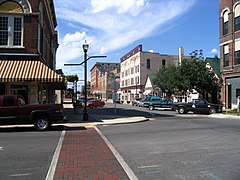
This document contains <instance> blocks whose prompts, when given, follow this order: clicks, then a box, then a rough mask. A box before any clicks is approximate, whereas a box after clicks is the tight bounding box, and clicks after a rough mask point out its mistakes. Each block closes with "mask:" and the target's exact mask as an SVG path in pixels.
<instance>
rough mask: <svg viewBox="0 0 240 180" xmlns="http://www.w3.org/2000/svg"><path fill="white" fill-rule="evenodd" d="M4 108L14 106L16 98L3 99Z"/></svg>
mask: <svg viewBox="0 0 240 180" xmlns="http://www.w3.org/2000/svg"><path fill="white" fill-rule="evenodd" d="M3 106H14V98H13V97H12V96H5V97H4V98H3Z"/></svg>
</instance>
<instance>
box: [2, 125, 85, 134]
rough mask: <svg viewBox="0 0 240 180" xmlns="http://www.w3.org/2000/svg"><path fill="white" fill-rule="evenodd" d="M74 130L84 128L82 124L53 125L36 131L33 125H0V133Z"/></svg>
mask: <svg viewBox="0 0 240 180" xmlns="http://www.w3.org/2000/svg"><path fill="white" fill-rule="evenodd" d="M63 130H67V131H76V130H86V128H85V127H84V126H80V127H67V126H64V125H53V126H51V127H49V128H48V129H46V130H44V131H37V130H36V129H34V127H33V126H24V125H22V126H16V127H4V126H1V127H0V133H12V132H36V133H39V132H48V131H63Z"/></svg>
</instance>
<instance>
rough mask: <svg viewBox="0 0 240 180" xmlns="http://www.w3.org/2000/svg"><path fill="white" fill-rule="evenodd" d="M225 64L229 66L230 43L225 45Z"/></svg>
mask: <svg viewBox="0 0 240 180" xmlns="http://www.w3.org/2000/svg"><path fill="white" fill-rule="evenodd" d="M223 66H224V67H226V66H229V48H228V45H225V46H223Z"/></svg>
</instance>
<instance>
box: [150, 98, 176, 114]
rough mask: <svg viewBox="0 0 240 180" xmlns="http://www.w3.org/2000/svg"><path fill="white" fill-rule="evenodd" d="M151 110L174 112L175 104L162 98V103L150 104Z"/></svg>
mask: <svg viewBox="0 0 240 180" xmlns="http://www.w3.org/2000/svg"><path fill="white" fill-rule="evenodd" d="M148 105H149V107H148V108H149V110H151V111H152V110H154V109H162V110H172V105H173V102H172V101H171V100H168V99H165V98H162V99H161V100H160V101H152V102H149V104H148Z"/></svg>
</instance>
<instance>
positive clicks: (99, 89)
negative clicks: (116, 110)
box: [90, 62, 120, 99]
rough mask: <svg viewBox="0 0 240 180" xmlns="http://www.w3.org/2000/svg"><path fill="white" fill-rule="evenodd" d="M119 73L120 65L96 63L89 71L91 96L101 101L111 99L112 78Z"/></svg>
mask: <svg viewBox="0 0 240 180" xmlns="http://www.w3.org/2000/svg"><path fill="white" fill-rule="evenodd" d="M119 72H120V63H104V62H97V63H96V64H95V65H94V66H93V67H92V68H91V70H90V74H91V94H93V95H97V96H100V98H102V99H111V98H112V90H113V89H112V84H113V79H112V77H113V76H116V75H117V73H119Z"/></svg>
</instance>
